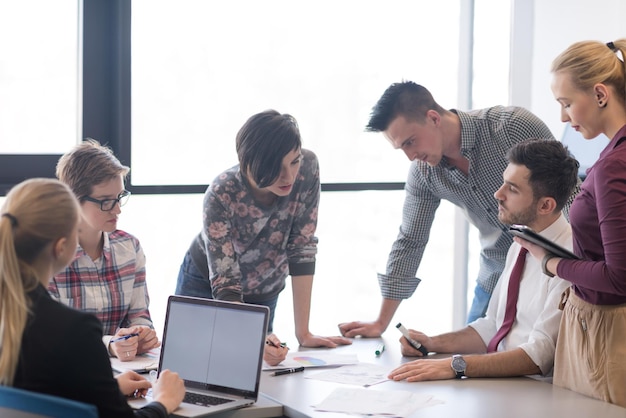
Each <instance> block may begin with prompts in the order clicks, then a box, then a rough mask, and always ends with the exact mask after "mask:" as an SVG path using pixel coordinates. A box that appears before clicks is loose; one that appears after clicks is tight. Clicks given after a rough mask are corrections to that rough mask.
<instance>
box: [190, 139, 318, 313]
mask: <svg viewBox="0 0 626 418" xmlns="http://www.w3.org/2000/svg"><path fill="white" fill-rule="evenodd" d="M302 156H303V159H302V165H301V166H300V170H299V172H298V176H297V178H296V181H295V182H294V185H293V188H292V190H291V193H290V194H289V195H288V196H284V197H278V198H277V199H276V200H275V201H274V203H273V205H271V206H270V207H266V206H263V205H261V204H259V203H258V202H257V201H256V200H255V199H254V196H253V195H252V191H251V189H250V187H249V185H248V183H247V181H246V180H244V179H243V177H242V175H241V172H240V171H239V165H236V166H234V167H232V168H231V169H229V170H226V171H225V172H223V173H222V174H220V175H219V176H218V177H217V178H216V179H215V180H214V181H213V183H212V184H211V185H210V186H209V188H208V189H207V191H206V193H205V196H204V209H203V210H204V213H203V229H202V233H201V236H202V240H203V242H204V247H205V248H204V249H203V250H204V252H205V253H206V254H207V256H208V264H209V279H210V280H211V286H212V288H213V297H215V298H216V299H220V300H228V301H242V302H243V300H244V296H245V301H246V302H252V303H254V301H255V300H256V301H264V300H268V299H271V298H273V297H275V296H276V295H278V293H280V291H281V290H282V289H283V288H284V287H285V279H286V278H287V276H288V275H291V276H292V277H293V276H301V275H311V274H314V272H315V255H316V253H317V241H318V240H317V237H316V236H315V230H316V227H317V210H318V205H319V198H320V179H319V163H318V161H317V157H316V156H315V154H314V153H313V152H312V151H309V150H305V149H303V150H302Z"/></svg>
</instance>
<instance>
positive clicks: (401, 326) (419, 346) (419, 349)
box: [396, 322, 428, 356]
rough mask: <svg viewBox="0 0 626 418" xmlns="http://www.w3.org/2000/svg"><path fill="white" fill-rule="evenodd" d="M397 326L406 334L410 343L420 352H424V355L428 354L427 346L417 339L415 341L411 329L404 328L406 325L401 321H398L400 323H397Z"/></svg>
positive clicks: (405, 336)
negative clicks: (410, 332)
mask: <svg viewBox="0 0 626 418" xmlns="http://www.w3.org/2000/svg"><path fill="white" fill-rule="evenodd" d="M396 328H398V330H400V332H401V333H402V335H404V338H406V339H407V341H408V342H409V344H411V346H412V347H413V348H414V349H416V350H418V351H419V352H420V353H422V354H423V355H425V356H427V355H428V350H427V349H426V347H424V346H423V345H422V344H420V343H418V342H417V341H415V340H414V339H413V338H411V335H410V334H409V330H407V329H406V328H404V325H402V323H401V322H398V325H396Z"/></svg>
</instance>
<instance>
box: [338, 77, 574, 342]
mask: <svg viewBox="0 0 626 418" xmlns="http://www.w3.org/2000/svg"><path fill="white" fill-rule="evenodd" d="M366 130H367V131H370V132H382V133H383V135H384V136H385V138H386V139H387V140H388V141H389V143H390V144H391V145H392V146H393V147H394V148H395V149H401V150H402V151H404V153H405V154H406V156H407V157H408V158H409V160H411V161H413V163H412V164H411V168H410V170H409V175H408V178H407V182H406V185H405V192H406V196H405V201H404V208H403V214H402V225H401V226H400V232H399V234H398V237H397V238H396V241H395V242H394V244H393V246H392V248H391V253H390V254H389V258H388V261H387V269H386V272H385V274H379V275H378V281H379V285H380V288H381V293H382V297H383V303H382V305H381V308H380V313H379V316H378V318H377V319H376V320H375V321H373V322H360V321H354V322H347V323H342V324H339V329H340V331H341V333H342V334H343V335H344V336H346V337H355V336H358V335H361V336H364V337H379V336H380V335H381V334H382V333H383V332H384V331H385V330H386V329H387V326H388V325H389V323H390V322H391V319H392V318H393V315H394V314H395V312H396V310H397V309H398V307H399V306H400V302H401V301H402V299H407V298H409V297H410V296H411V295H413V292H414V291H415V289H416V288H417V285H418V284H419V282H420V279H418V278H417V277H415V275H416V273H417V269H418V267H419V265H420V262H421V260H422V255H423V254H424V248H425V247H426V243H427V242H428V237H429V234H430V228H431V226H432V222H433V219H434V217H435V212H436V211H437V208H438V206H439V203H440V201H441V199H445V200H448V201H450V202H452V203H453V204H455V205H456V206H458V207H459V208H460V209H461V210H462V211H463V213H464V214H465V216H466V218H467V220H468V221H469V222H470V223H471V224H472V225H474V226H475V227H476V228H477V229H478V232H479V237H480V243H481V247H482V248H481V252H480V267H479V272H478V278H477V280H476V288H475V291H474V300H473V302H472V307H471V309H470V312H469V315H468V322H472V321H474V320H475V319H477V318H480V317H482V316H484V314H485V311H486V309H487V305H488V304H489V298H490V296H491V292H492V291H493V288H494V287H495V285H496V282H497V280H498V277H500V274H501V273H502V269H503V268H504V263H505V258H506V254H507V251H508V249H509V247H510V245H511V243H512V236H511V234H510V233H509V232H508V228H507V226H506V225H503V224H502V223H501V222H500V221H499V220H498V203H497V201H496V199H495V198H494V197H493V194H494V192H495V191H496V190H497V189H498V188H499V187H500V185H501V183H502V172H503V171H504V169H505V168H506V166H507V160H506V152H507V150H508V149H509V148H511V147H512V146H513V145H515V144H517V143H519V142H522V141H524V140H526V139H529V138H544V139H554V137H553V135H552V133H551V132H550V130H549V129H548V127H547V126H546V125H545V124H544V123H543V122H542V121H541V120H540V119H539V118H537V117H536V116H535V115H533V114H532V113H531V112H529V111H528V110H526V109H523V108H520V107H503V106H495V107H491V108H487V109H481V110H472V111H469V112H462V111H460V110H455V109H453V110H446V109H444V108H442V107H441V106H440V105H439V104H437V103H436V102H435V100H434V99H433V97H432V95H431V94H430V92H429V91H428V90H427V89H426V88H424V87H423V86H420V85H419V84H416V83H413V82H411V81H404V82H401V83H394V84H392V85H391V86H389V88H387V90H386V91H385V92H384V94H383V95H382V97H381V98H380V99H379V100H378V103H376V105H375V106H374V107H373V109H372V113H371V117H370V121H369V123H368V125H367V127H366ZM578 190H579V188H578V186H577V187H576V189H575V191H574V193H573V194H572V197H571V198H570V199H569V201H568V202H567V204H566V207H565V208H564V212H565V214H566V216H567V214H568V210H569V205H570V203H571V201H572V199H573V196H574V195H575V194H576V193H577V192H578Z"/></svg>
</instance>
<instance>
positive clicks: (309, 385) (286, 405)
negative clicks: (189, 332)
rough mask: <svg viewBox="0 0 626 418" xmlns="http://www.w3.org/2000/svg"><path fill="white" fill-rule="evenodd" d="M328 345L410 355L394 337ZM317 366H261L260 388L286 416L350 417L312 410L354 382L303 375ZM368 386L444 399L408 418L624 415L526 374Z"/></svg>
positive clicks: (383, 362)
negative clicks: (296, 369)
mask: <svg viewBox="0 0 626 418" xmlns="http://www.w3.org/2000/svg"><path fill="white" fill-rule="evenodd" d="M398 336H399V334H398ZM381 343H384V344H385V350H384V351H383V353H382V354H381V355H379V356H377V355H376V354H375V351H376V348H377V347H378V346H379V345H380V344H381ZM293 350H294V348H292V351H293ZM296 350H297V349H296ZM309 350H312V349H309V348H301V349H300V350H298V351H309ZM322 350H329V349H322ZM332 351H333V352H336V353H338V354H339V353H345V354H356V355H357V357H358V361H359V362H362V363H372V364H376V365H379V366H382V367H386V368H388V369H389V370H391V369H393V368H395V367H397V366H398V365H399V364H401V363H403V362H407V361H411V360H413V358H407V357H403V356H402V355H401V354H400V343H399V341H398V338H396V337H394V338H392V337H384V338H356V339H354V342H353V344H352V345H350V346H342V347H338V348H335V349H332ZM437 356H438V357H441V356H442V355H437ZM320 370H321V369H320V368H316V367H311V368H306V369H305V371H304V372H301V373H293V374H287V375H283V376H272V374H271V372H269V371H263V372H262V376H261V387H260V388H261V392H262V394H263V396H264V397H266V398H268V399H269V400H271V401H273V402H276V403H277V404H280V405H282V406H283V414H284V415H285V416H288V417H324V418H336V417H342V418H346V417H349V415H347V414H344V413H335V412H320V411H317V410H315V407H314V405H317V404H319V403H320V402H322V401H323V400H324V399H325V398H326V397H327V396H328V395H329V394H331V392H333V390H335V389H336V388H339V387H346V386H352V385H345V384H341V383H335V382H328V381H322V380H315V379H311V378H307V376H309V377H310V375H311V374H312V373H318V372H320ZM352 387H354V386H352ZM367 390H372V391H411V392H416V393H421V394H424V395H431V396H433V397H434V398H435V399H436V400H438V401H441V402H442V403H440V404H436V405H432V406H427V407H425V408H422V409H418V410H416V411H415V412H414V413H413V414H412V415H410V417H412V418H417V417H429V418H439V417H441V418H444V417H445V418H449V417H454V416H460V417H464V418H465V417H467V418H517V417H520V418H522V417H523V418H556V417H567V418H589V417H594V418H618V417H619V418H625V417H626V408H622V407H619V406H616V405H612V404H609V403H606V402H602V401H598V400H595V399H592V398H589V397H587V396H583V395H580V394H578V393H576V392H572V391H570V390H567V389H563V388H559V387H556V386H553V385H552V384H551V383H548V382H545V381H541V380H537V379H533V378H529V377H514V378H468V379H458V380H457V379H451V380H443V381H433V382H414V383H409V382H394V381H385V382H382V383H378V384H376V385H373V386H370V387H368V388H367ZM241 412H243V411H241Z"/></svg>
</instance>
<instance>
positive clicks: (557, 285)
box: [389, 139, 578, 382]
mask: <svg viewBox="0 0 626 418" xmlns="http://www.w3.org/2000/svg"><path fill="white" fill-rule="evenodd" d="M507 159H508V161H509V164H508V166H507V168H506V170H505V171H504V173H503V175H502V177H503V180H504V181H503V184H502V186H501V187H500V189H498V190H497V191H496V192H495V194H494V196H495V198H496V199H497V201H498V218H499V219H500V221H501V222H502V223H503V224H507V225H511V224H523V225H527V226H529V227H530V228H532V229H533V230H535V231H536V232H538V233H540V234H541V235H542V236H544V237H545V238H547V239H549V240H551V241H554V242H555V243H557V244H559V245H560V246H562V247H564V248H567V249H569V250H571V248H572V235H571V228H570V226H569V224H568V222H567V220H566V219H565V218H564V216H563V215H562V213H561V209H562V208H563V205H564V204H565V203H566V202H567V200H568V198H569V196H570V194H571V192H572V190H573V189H574V187H575V186H576V183H577V172H578V162H577V161H576V160H575V159H574V158H573V157H572V156H571V154H569V152H568V151H567V149H566V148H565V147H563V145H562V144H561V143H560V142H558V141H548V140H537V139H530V140H527V141H524V142H521V143H519V144H517V145H515V146H514V147H513V148H511V149H510V150H509V152H508V153H507ZM521 249H522V247H521V246H520V245H519V244H518V243H516V242H514V243H513V244H512V245H511V247H510V249H509V252H508V254H507V258H506V265H505V268H504V271H503V272H502V275H501V277H500V279H499V281H498V284H497V286H496V288H495V289H494V292H493V296H492V297H491V301H490V302H489V306H488V308H487V314H486V316H485V317H484V318H479V319H477V320H475V321H474V322H472V323H470V324H469V325H468V326H467V327H465V328H463V329H460V330H458V331H454V332H450V333H446V334H441V335H437V336H434V337H429V336H427V335H425V334H424V333H421V332H419V331H414V330H410V331H409V332H410V336H411V337H412V339H413V340H416V341H418V342H420V343H421V344H422V345H424V346H425V347H427V348H428V350H429V351H431V352H437V353H464V354H468V355H465V356H461V355H460V354H457V355H454V356H453V357H452V358H449V357H448V358H438V359H419V360H415V361H412V362H409V363H405V364H403V365H402V366H400V367H398V368H396V369H395V370H393V371H392V372H391V373H390V374H389V378H390V379H393V380H407V381H411V382H413V381H421V380H439V379H451V378H455V377H456V378H461V377H464V376H467V377H504V376H521V375H534V374H541V375H544V376H549V375H550V374H551V372H552V367H553V364H554V350H555V346H556V338H557V334H558V330H559V322H560V320H561V311H560V310H559V308H558V305H559V301H560V297H561V294H562V293H563V291H564V290H565V289H566V288H567V287H568V286H569V283H568V282H566V281H565V280H562V279H560V278H558V277H551V275H547V274H546V273H545V270H542V266H541V262H539V261H537V260H536V259H535V258H533V257H532V256H526V259H525V263H524V267H523V268H524V269H523V273H522V276H521V282H520V285H519V296H518V298H517V305H516V306H517V312H516V313H515V320H514V322H513V325H512V327H511V329H510V331H509V332H508V333H507V334H506V335H505V336H504V337H503V338H502V339H501V340H500V341H499V343H497V342H492V339H493V338H494V336H496V333H497V332H498V330H499V329H500V327H501V326H502V324H503V322H504V318H505V311H506V304H507V293H508V287H509V279H510V276H511V272H512V270H513V267H514V264H515V262H516V259H517V257H518V254H519V252H520V250H521ZM496 341H497V340H496ZM490 342H492V343H491V345H492V346H493V347H494V350H496V351H494V352H488V347H489V346H490ZM401 344H402V354H403V355H405V356H422V354H421V353H420V352H419V351H418V350H416V349H415V348H413V347H412V346H411V345H410V344H409V342H408V341H407V339H406V338H404V337H402V338H401Z"/></svg>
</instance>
